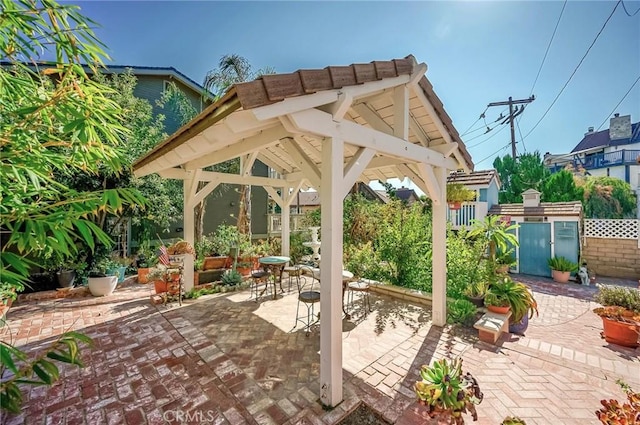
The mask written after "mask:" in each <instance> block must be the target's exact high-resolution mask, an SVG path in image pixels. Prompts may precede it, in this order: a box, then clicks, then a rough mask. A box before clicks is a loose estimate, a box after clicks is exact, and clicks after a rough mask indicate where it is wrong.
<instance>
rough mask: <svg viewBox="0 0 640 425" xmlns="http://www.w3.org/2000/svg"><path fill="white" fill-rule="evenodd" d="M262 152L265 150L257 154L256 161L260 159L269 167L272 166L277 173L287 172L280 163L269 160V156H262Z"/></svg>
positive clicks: (283, 173)
mask: <svg viewBox="0 0 640 425" xmlns="http://www.w3.org/2000/svg"><path fill="white" fill-rule="evenodd" d="M264 152H266V151H262V152H261V153H259V154H258V161H260V162H262V163H263V164H265V165H267V166H268V167H269V168H272V169H273V170H275V171H276V172H277V173H278V174H281V175H285V174H287V173H288V172H289V171H287V170H286V169H285V168H283V167H282V166H281V165H280V164H278V163H277V162H275V161H273V160H271V158H267V157H266V156H264Z"/></svg>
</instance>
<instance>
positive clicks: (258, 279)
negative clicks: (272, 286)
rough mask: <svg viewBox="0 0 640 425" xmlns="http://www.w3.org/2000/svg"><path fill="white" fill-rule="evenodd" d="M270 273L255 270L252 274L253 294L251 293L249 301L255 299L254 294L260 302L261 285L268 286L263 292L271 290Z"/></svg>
mask: <svg viewBox="0 0 640 425" xmlns="http://www.w3.org/2000/svg"><path fill="white" fill-rule="evenodd" d="M268 279H269V272H268V271H266V270H255V271H253V272H251V292H250V293H249V299H251V298H253V294H254V293H255V294H256V301H258V296H259V287H260V284H261V283H264V284H265V285H266V287H265V289H264V291H263V292H266V291H267V290H268V289H269V284H268Z"/></svg>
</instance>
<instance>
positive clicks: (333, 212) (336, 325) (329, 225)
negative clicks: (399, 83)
mask: <svg viewBox="0 0 640 425" xmlns="http://www.w3.org/2000/svg"><path fill="white" fill-rule="evenodd" d="M343 157H344V141H343V140H342V139H339V138H331V139H329V140H325V141H324V142H323V146H322V177H323V179H322V196H321V197H320V198H321V222H320V225H321V229H322V230H321V231H322V237H321V242H322V246H321V249H322V262H321V263H320V274H321V276H322V285H320V310H321V311H322V320H321V321H320V401H321V403H322V404H324V405H326V406H331V407H334V406H337V405H338V403H340V402H341V401H342V230H343V229H342V227H343V223H342V212H343V207H342V202H343V197H342V196H341V192H342V190H341V189H342V188H341V185H342V180H343V177H342V175H343V170H342V161H343Z"/></svg>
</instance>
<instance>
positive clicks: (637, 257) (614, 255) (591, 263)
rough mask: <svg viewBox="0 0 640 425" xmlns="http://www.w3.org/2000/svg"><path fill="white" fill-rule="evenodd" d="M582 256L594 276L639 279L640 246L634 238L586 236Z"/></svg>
mask: <svg viewBox="0 0 640 425" xmlns="http://www.w3.org/2000/svg"><path fill="white" fill-rule="evenodd" d="M585 242H586V243H585V244H584V246H583V251H582V258H583V259H584V261H586V262H587V268H589V270H594V271H595V272H596V276H608V277H620V278H627V279H634V280H635V279H640V248H638V241H637V240H634V239H600V238H586V241H585Z"/></svg>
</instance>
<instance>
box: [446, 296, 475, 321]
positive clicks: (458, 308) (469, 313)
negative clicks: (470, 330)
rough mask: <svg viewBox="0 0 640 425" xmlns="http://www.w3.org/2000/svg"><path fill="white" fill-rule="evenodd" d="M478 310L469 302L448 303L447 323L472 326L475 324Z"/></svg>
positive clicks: (456, 301)
mask: <svg viewBox="0 0 640 425" xmlns="http://www.w3.org/2000/svg"><path fill="white" fill-rule="evenodd" d="M476 312H477V308H476V306H475V305H473V303H471V301H468V300H453V301H448V302H447V323H459V324H461V325H465V326H466V325H470V324H471V323H473V320H474V319H475V316H476Z"/></svg>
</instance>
